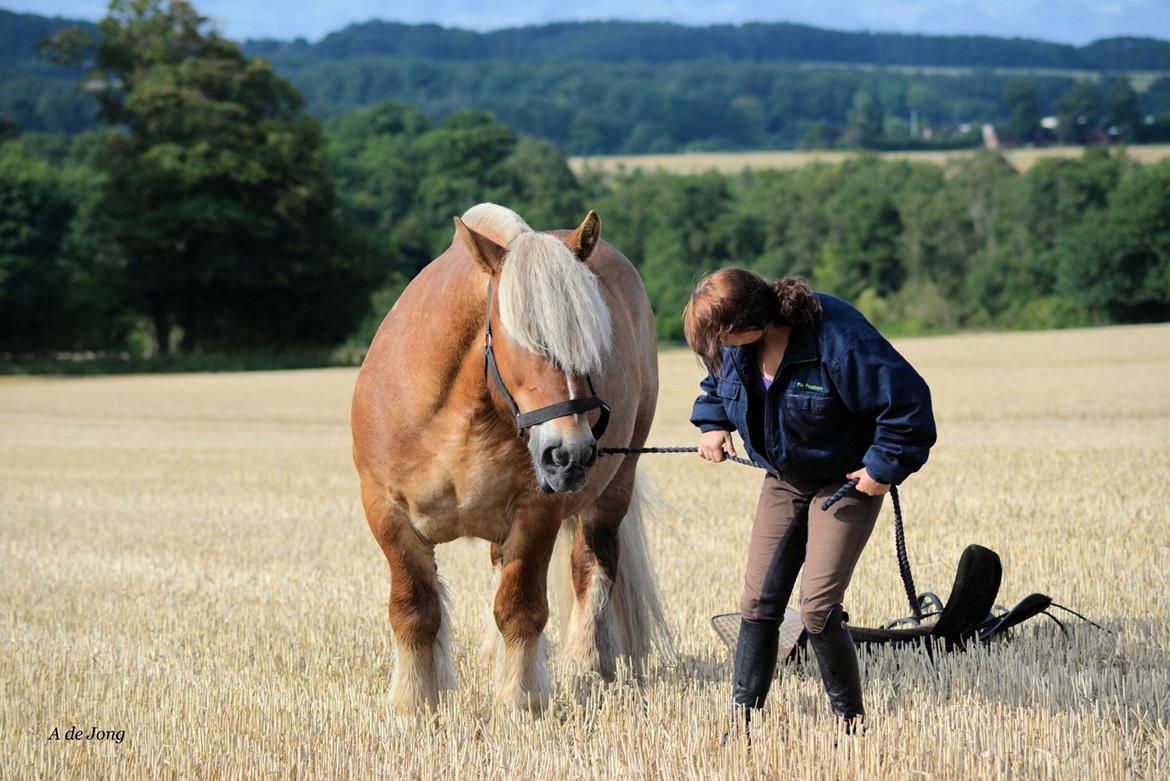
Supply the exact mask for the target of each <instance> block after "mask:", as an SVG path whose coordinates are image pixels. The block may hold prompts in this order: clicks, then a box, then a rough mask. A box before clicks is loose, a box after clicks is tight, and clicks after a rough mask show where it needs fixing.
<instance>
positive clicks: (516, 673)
mask: <svg viewBox="0 0 1170 781" xmlns="http://www.w3.org/2000/svg"><path fill="white" fill-rule="evenodd" d="M557 524H558V521H557V519H555V518H551V517H533V518H518V519H517V520H516V522H515V523H514V524H513V526H512V531H511V532H510V533H509V534H508V537H507V538H506V539H505V540H504V544H503V545H502V546H501V552H502V554H503V555H502V558H501V562H500V585H499V590H498V591H497V592H496V603H495V609H494V611H493V612H494V614H495V619H496V626H497V627H498V628H499V630H500V634H501V636H502V641H503V642H502V645H503V648H502V653H497V654H496V659H495V662H496V666H495V678H496V697H495V702H496V704H497V705H500V706H504V707H516V708H524V709H529V710H533V711H541V710H543V709H544V707H545V706H546V705H547V704H548V695H549V684H548V646H547V644H546V642H545V639H544V626H545V624H546V623H547V622H548V595H547V593H546V583H547V577H548V562H549V558H550V557H551V556H552V548H553V542H554V541H555V539H556V533H557Z"/></svg>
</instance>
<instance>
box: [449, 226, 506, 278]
mask: <svg viewBox="0 0 1170 781" xmlns="http://www.w3.org/2000/svg"><path fill="white" fill-rule="evenodd" d="M455 235H456V236H458V237H459V240H460V241H462V242H463V246H465V247H467V251H468V252H470V253H471V257H473V258H475V259H476V261H477V262H478V263H479V265H481V266H483V268H484V270H485V271H487V273H489V274H496V273H499V270H500V268H501V267H502V266H503V265H504V255H505V254H506V253H507V250H505V249H504V248H503V247H501V246H500V245H499V244H496V243H495V242H494V241H492V240H491V239H489V238H488V237H487V236H484V235H483V234H482V233H476V232H475V231H473V230H472V229H471V228H469V227H467V223H465V222H463V220H461V219H459V218H458V217H456V218H455Z"/></svg>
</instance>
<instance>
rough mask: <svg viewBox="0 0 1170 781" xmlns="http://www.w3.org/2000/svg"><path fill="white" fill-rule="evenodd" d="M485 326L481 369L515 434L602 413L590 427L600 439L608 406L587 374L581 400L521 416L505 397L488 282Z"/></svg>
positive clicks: (562, 403) (605, 423) (551, 406)
mask: <svg viewBox="0 0 1170 781" xmlns="http://www.w3.org/2000/svg"><path fill="white" fill-rule="evenodd" d="M484 322H485V323H486V325H485V326H484V344H483V354H484V358H485V360H486V362H487V365H486V366H485V367H484V372H485V373H488V372H490V373H491V376H492V380H493V381H494V382H495V383H496V389H497V390H499V391H500V395H501V396H503V397H504V401H506V402H508V407H509V408H511V410H512V415H513V416H515V418H516V434H517V435H518V436H523V435H524V431H525V429H528V428H531V427H532V426H536V425H539V424H541V423H547V422H548V421H550V420H552V419H553V418H561V417H565V416H566V415H578V414H580V413H582V412H588V411H589V410H594V409H599V410H601V417H599V418H598V419H597V423H596V424H594V425H593V439H594V440H595V441H597V440H600V439H601V435H602V434H604V433H605V429H606V426H608V425H609V405H608V404H606V403H605V402H604V401H602V400H601V399H599V398H597V395H596V391H594V390H593V380H592V378H590V376H589V375H588V374H586V375H585V381H586V382H587V383H589V393H590V395H589V396H588V397H586V398H581V399H567V400H565V401H560V402H557V403H556V404H550V405H548V406H547V407H541V408H540V409H534V410H532V411H531V412H521V411H520V407H519V406H517V405H516V400H515V399H514V398H512V394H511V393H508V388H507V386H505V385H504V378H503V377H502V376H500V367H498V366H497V365H496V354H495V352H493V351H492V282H491V280H490V279H489V280H488V287H487V316H486V317H485V319H484Z"/></svg>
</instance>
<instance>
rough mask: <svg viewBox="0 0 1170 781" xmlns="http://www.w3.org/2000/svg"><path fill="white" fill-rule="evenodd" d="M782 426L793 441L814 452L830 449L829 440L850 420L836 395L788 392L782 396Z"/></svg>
mask: <svg viewBox="0 0 1170 781" xmlns="http://www.w3.org/2000/svg"><path fill="white" fill-rule="evenodd" d="M783 416H784V428H785V430H786V431H787V432H788V435H789V437H790V439H791V440H792V441H793V443H794V444H799V445H803V446H805V447H809V448H812V449H814V450H817V451H823V450H831V449H832V442H833V440H834V439H835V438H836V436H837V435H838V434H840V432H841V431H842V429H844V428H846V427H847V426H848V423H849V417H848V414H847V413H846V412H845V408H844V406H842V404H841V402H840V401H839V400H838V399H837V398H836V397H835V396H821V395H813V394H808V393H789V394H785V396H784V412H783Z"/></svg>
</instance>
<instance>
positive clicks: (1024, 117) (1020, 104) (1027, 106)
mask: <svg viewBox="0 0 1170 781" xmlns="http://www.w3.org/2000/svg"><path fill="white" fill-rule="evenodd" d="M1003 102H1004V103H1005V104H1006V105H1007V108H1008V111H1010V112H1011V116H1010V117H1009V119H1008V128H1009V129H1011V132H1012V135H1013V136H1014V137H1015V139H1016V143H1018V144H1020V145H1021V146H1025V145H1028V144H1031V143H1032V142H1033V141H1034V140H1035V139H1036V132H1037V131H1038V130H1039V129H1040V107H1039V106H1038V105H1037V103H1036V82H1034V81H1032V80H1031V79H1015V80H1013V81H1009V82H1008V85H1007V87H1005V88H1004V92H1003Z"/></svg>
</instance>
